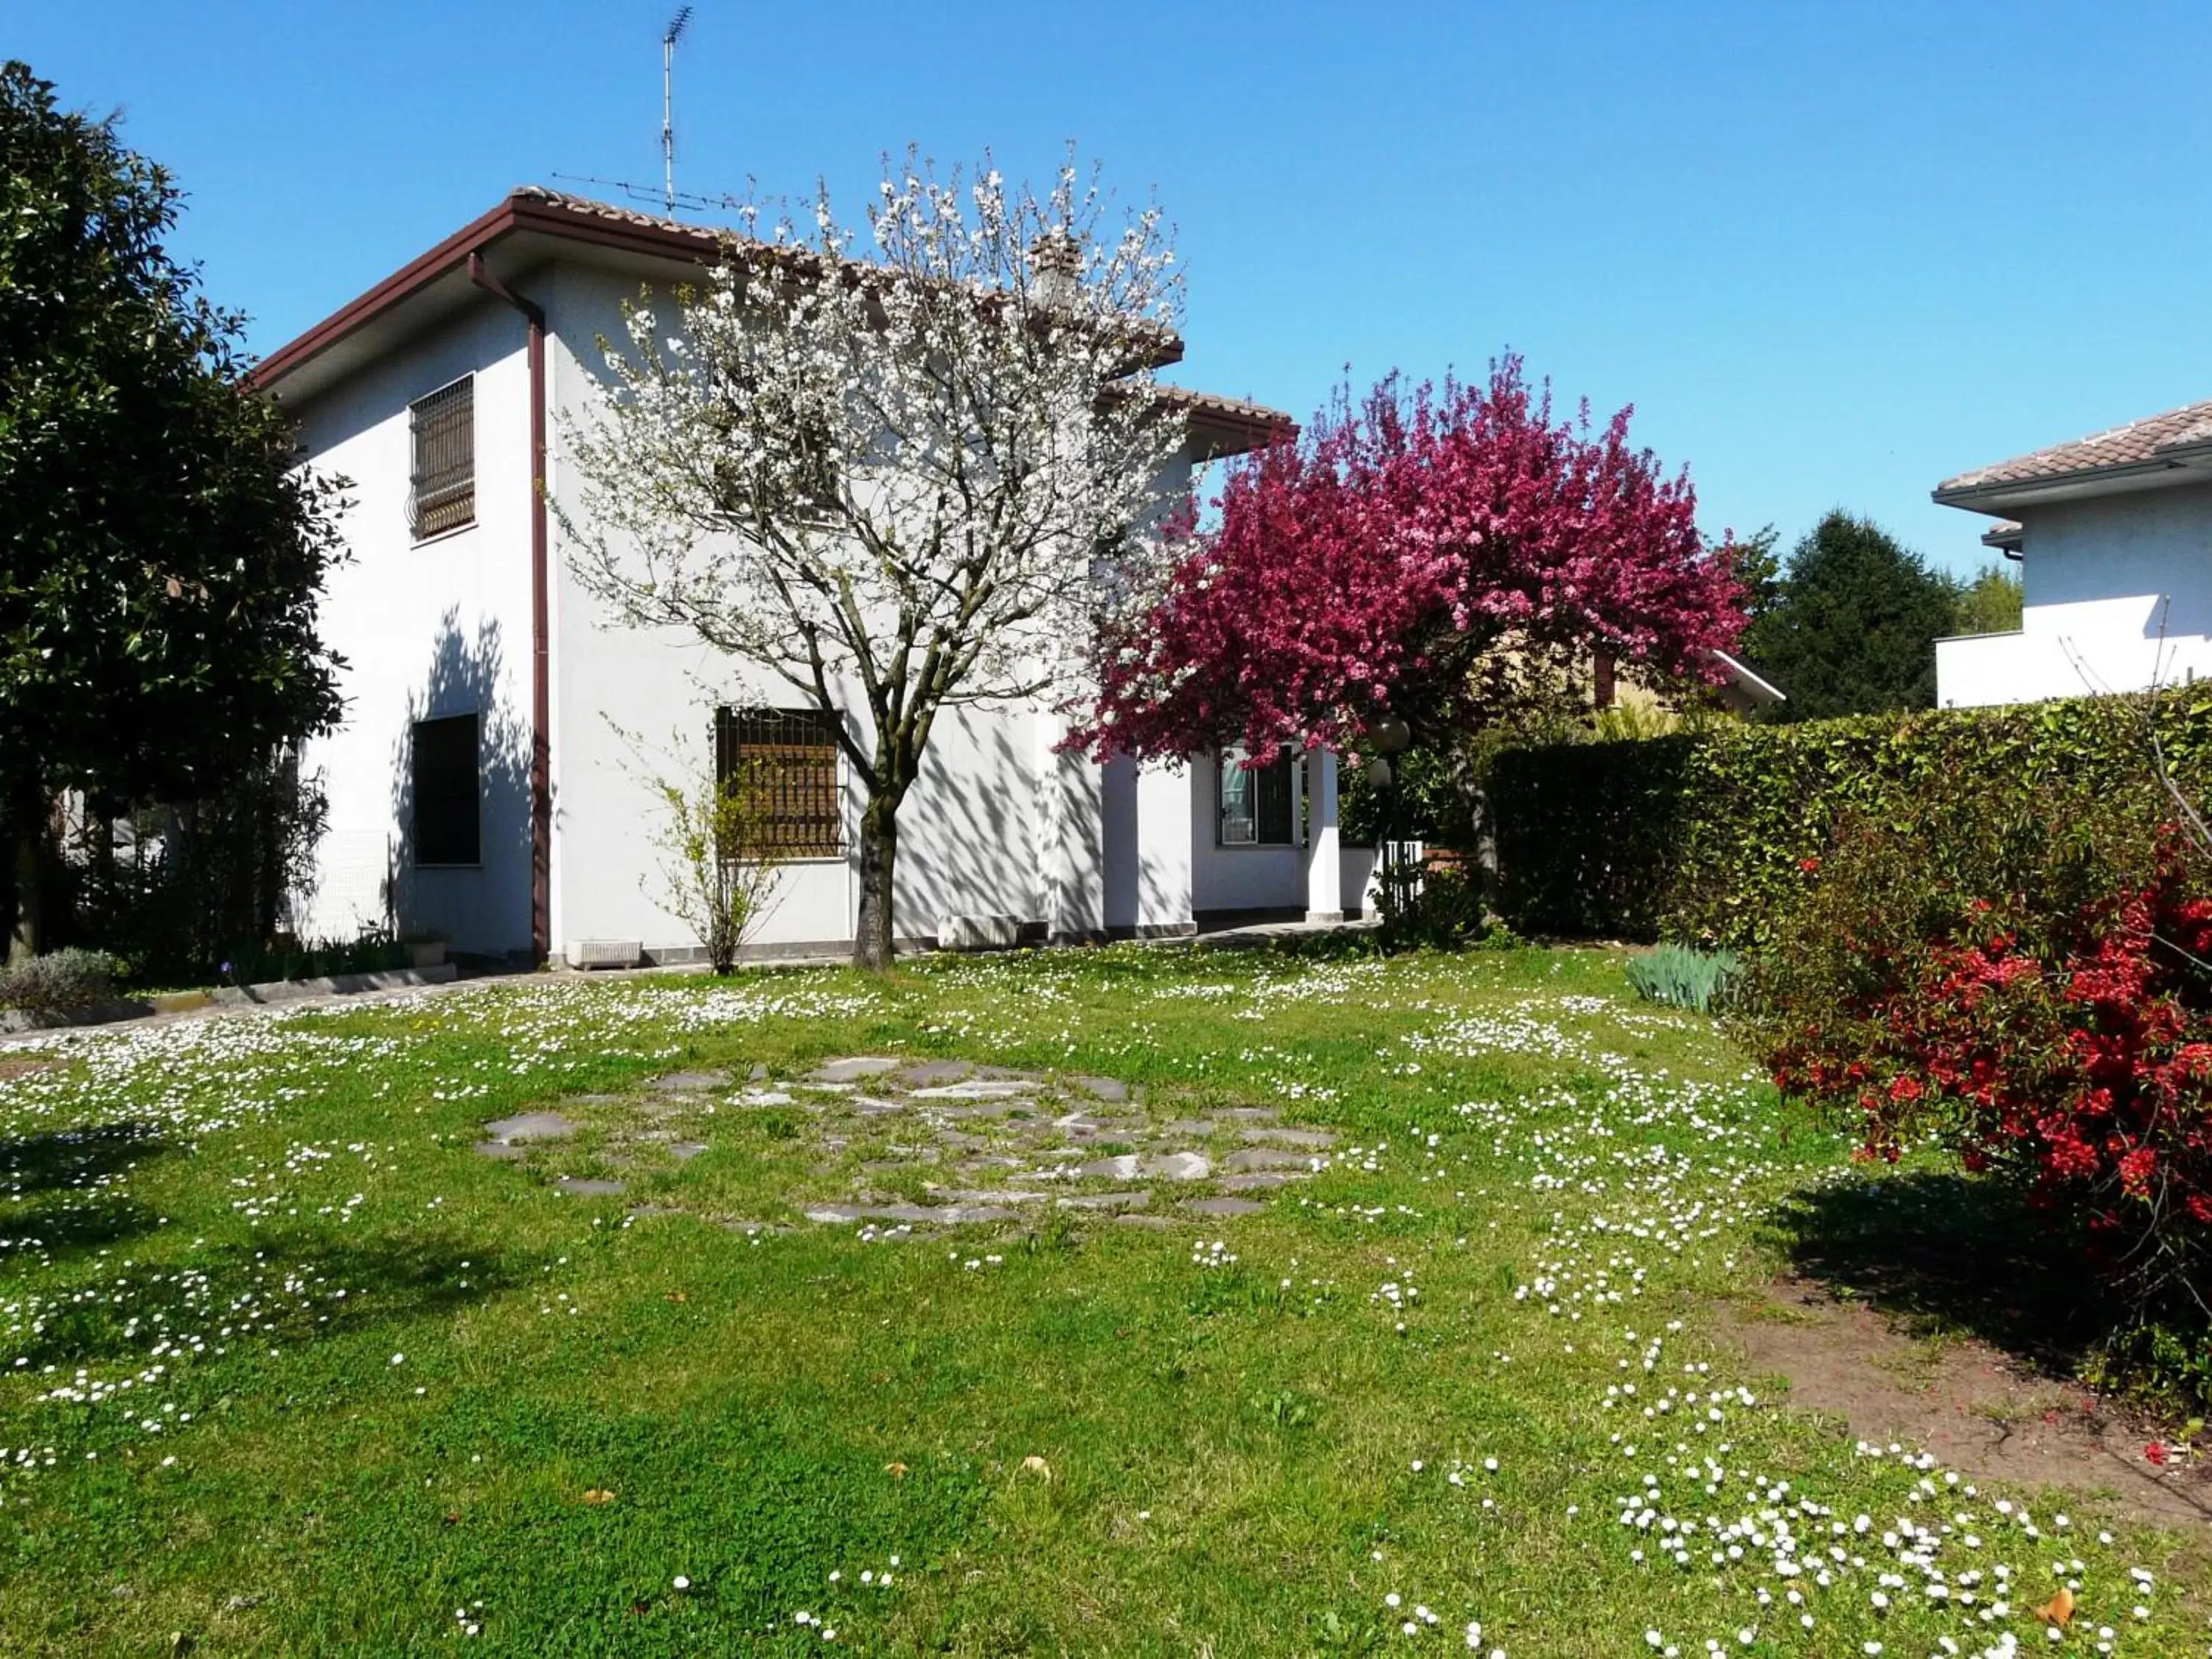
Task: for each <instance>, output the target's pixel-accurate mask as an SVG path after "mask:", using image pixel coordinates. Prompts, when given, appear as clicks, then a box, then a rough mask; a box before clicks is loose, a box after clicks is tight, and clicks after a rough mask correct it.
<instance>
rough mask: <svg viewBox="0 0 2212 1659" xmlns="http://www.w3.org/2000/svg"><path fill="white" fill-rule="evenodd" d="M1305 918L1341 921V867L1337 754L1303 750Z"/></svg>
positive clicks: (1342, 904) (1327, 751)
mask: <svg viewBox="0 0 2212 1659" xmlns="http://www.w3.org/2000/svg"><path fill="white" fill-rule="evenodd" d="M1306 920H1307V921H1343V920H1344V868H1343V864H1342V860H1341V858H1340V854H1338V851H1337V835H1336V757H1335V756H1334V754H1332V753H1331V752H1330V751H1329V750H1326V749H1309V750H1306Z"/></svg>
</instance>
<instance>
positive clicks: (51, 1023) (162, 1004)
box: [0, 962, 460, 1034]
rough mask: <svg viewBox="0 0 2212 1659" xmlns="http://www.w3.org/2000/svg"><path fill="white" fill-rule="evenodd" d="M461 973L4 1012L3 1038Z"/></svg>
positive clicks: (269, 984) (388, 972)
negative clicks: (60, 1011) (67, 1010)
mask: <svg viewBox="0 0 2212 1659" xmlns="http://www.w3.org/2000/svg"><path fill="white" fill-rule="evenodd" d="M459 975H460V970H459V969H458V968H456V967H454V965H453V963H450V962H448V963H441V964H440V965H439V966H437V967H435V968H388V969H383V970H381V971H380V972H377V973H370V974H330V975H325V976H324V977H322V978H320V979H272V980H269V981H264V983H262V984H259V985H218V986H216V987H213V988H212V989H210V990H205V991H167V992H163V993H161V994H159V995H157V996H149V997H133V998H129V999H126V1000H122V1001H118V1002H103V1003H99V1004H96V1005H95V1006H92V1007H90V1008H80V1009H77V1010H76V1011H75V1012H72V1013H67V1014H33V1013H27V1012H24V1011H23V1010H21V1009H20V1008H5V1009H0V1034H12V1033H15V1032H20V1031H47V1030H62V1029H64V1028H66V1027H69V1026H73V1025H112V1024H115V1023H116V1022H117V1021H118V1020H125V1019H144V1018H147V1017H148V1016H149V1015H153V1014H184V1013H191V1012H193V1011H195V1010H197V1009H201V1008H222V1007H244V1006H264V1005H269V1004H275V1003H285V1002H301V1001H304V1000H307V998H309V997H345V996H358V995H359V994H361V993H362V992H363V991H403V990H405V989H407V988H408V987H410V986H416V985H446V984H450V983H451V982H452V981H453V980H455V979H457V978H459Z"/></svg>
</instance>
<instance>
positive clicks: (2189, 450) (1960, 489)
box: [1929, 443, 2212, 518]
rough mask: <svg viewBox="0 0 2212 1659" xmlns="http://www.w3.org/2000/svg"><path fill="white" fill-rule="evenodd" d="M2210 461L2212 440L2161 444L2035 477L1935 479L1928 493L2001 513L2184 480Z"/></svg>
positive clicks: (1940, 500)
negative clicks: (2138, 454) (2113, 461)
mask: <svg viewBox="0 0 2212 1659" xmlns="http://www.w3.org/2000/svg"><path fill="white" fill-rule="evenodd" d="M2208 465H2212V444H2203V443H2195V444H2190V445H2187V446H2185V447H2175V448H2172V449H2171V450H2164V451H2161V452H2160V453H2158V454H2156V455H2154V456H2153V457H2152V458H2151V459H2148V460H2147V461H2130V462H2128V463H2126V464H2125V465H2120V466H2092V467H2081V468H2077V469H2076V470H2075V471H2071V472H2054V473H2051V474H2050V475H2048V476H2047V477H2039V478H2004V479H1998V480H1993V481H1991V482H1990V483H1978V484H1957V483H1947V484H1939V485H1937V486H1936V489H1933V490H1931V491H1930V492H1929V499H1930V500H1932V501H1935V502H1936V505H1937V506H1939V507H1960V508H1962V509H1964V510H1965V511H1966V512H1969V513H1989V514H1990V515H1991V516H1992V517H1996V518H2002V517H2006V516H2008V515H2009V514H2010V513H2012V512H2014V511H2015V509H2016V508H2018V507H2022V506H2034V505H2036V504H2037V503H2039V502H2047V501H2057V500H2065V499H2068V498H2070V497H2074V496H2080V495H2123V494H2125V493H2126V492H2127V491H2128V490H2130V489H2147V488H2153V487H2155V486H2156V485H2159V484H2163V483H2188V482H2191V481H2190V480H2189V479H2186V478H2184V477H2177V476H2176V475H2177V474H2181V473H2188V472H2198V473H2202V472H2203V471H2204V470H2205V469H2206V467H2207V466H2208Z"/></svg>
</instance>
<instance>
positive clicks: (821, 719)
mask: <svg viewBox="0 0 2212 1659" xmlns="http://www.w3.org/2000/svg"><path fill="white" fill-rule="evenodd" d="M832 718H833V717H832V716H830V715H828V714H823V712H822V711H821V710H820V709H818V708H718V709H716V710H715V711H714V781H715V782H716V783H717V784H719V785H720V786H721V787H724V788H728V787H731V786H732V784H735V785H736V786H737V787H739V788H740V789H742V790H743V791H744V797H745V800H746V807H747V810H746V812H745V823H744V829H745V831H746V832H747V833H748V836H749V839H750V842H751V845H750V847H739V848H738V849H736V850H737V852H738V856H740V857H743V856H745V855H747V854H757V855H758V856H763V857H769V858H784V859H834V858H838V857H841V856H842V854H843V853H844V850H845V820H844V810H843V797H842V793H841V792H840V790H839V788H838V787H837V737H836V727H835V726H833V725H832V724H831V720H832Z"/></svg>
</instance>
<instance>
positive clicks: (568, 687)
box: [523, 264, 1188, 951]
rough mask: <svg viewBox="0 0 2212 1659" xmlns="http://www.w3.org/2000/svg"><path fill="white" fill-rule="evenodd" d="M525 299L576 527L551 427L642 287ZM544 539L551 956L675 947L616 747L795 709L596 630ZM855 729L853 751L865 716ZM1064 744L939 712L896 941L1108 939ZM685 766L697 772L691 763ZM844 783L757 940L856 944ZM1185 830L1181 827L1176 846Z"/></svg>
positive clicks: (585, 388)
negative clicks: (1008, 933) (1006, 930)
mask: <svg viewBox="0 0 2212 1659" xmlns="http://www.w3.org/2000/svg"><path fill="white" fill-rule="evenodd" d="M523 286H524V287H525V289H526V291H528V292H531V293H532V296H533V297H535V298H538V300H539V301H540V302H541V303H544V304H545V305H547V307H548V310H549V320H550V333H551V335H552V337H553V338H552V340H551V341H550V343H549V353H548V356H549V362H550V371H549V372H550V392H549V403H550V405H551V408H552V409H553V410H554V411H555V414H554V416H553V419H552V427H553V433H554V436H553V440H552V451H553V453H552V459H551V461H550V467H549V483H550V489H551V490H552V492H553V494H554V495H556V497H557V499H558V500H559V501H561V502H562V504H563V505H564V506H566V507H568V508H569V509H570V511H571V512H572V513H574V512H575V511H576V510H577V508H578V507H580V494H581V481H580V479H578V478H576V477H574V476H573V468H571V467H570V466H568V465H567V463H566V459H565V456H564V454H563V447H562V440H561V435H560V433H561V417H562V414H563V413H574V414H586V413H587V412H588V411H589V410H590V408H591V407H592V386H593V383H594V382H595V381H596V380H599V378H600V377H601V376H602V375H603V374H604V372H605V371H604V367H603V363H602V361H601V359H600V357H599V352H598V349H597V345H596V340H597V338H599V337H606V338H608V339H621V338H622V337H623V327H622V318H621V309H620V307H621V304H622V301H623V300H625V299H627V298H630V297H633V296H635V294H636V292H637V283H636V282H635V279H634V278H631V277H625V276H621V275H619V274H617V273H612V272H607V271H602V270H594V269H591V268H587V267H584V266H580V265H565V264H564V265H562V266H561V267H560V268H559V269H558V270H557V271H556V272H555V273H553V276H552V279H551V281H550V283H547V282H545V281H543V280H541V282H540V283H538V287H537V288H535V289H532V288H531V287H530V286H529V285H528V284H527V283H526V284H524V285H523ZM555 544H556V545H555V554H554V557H555V563H556V572H555V583H556V604H555V606H554V611H555V640H554V684H555V688H556V696H555V709H554V752H555V756H556V767H555V778H554V812H555V823H556V835H555V851H554V869H553V881H554V905H553V921H552V927H553V937H554V946H555V949H556V950H558V949H560V948H561V947H562V944H563V942H565V941H568V940H572V939H602V938H611V939H638V940H641V941H642V942H643V943H645V944H646V945H647V947H648V949H660V948H673V949H676V950H679V951H680V950H684V949H688V948H689V947H690V944H691V943H692V941H691V940H690V937H689V934H688V933H687V931H686V930H685V929H684V927H682V925H681V924H680V923H679V922H678V921H676V919H675V918H674V917H673V916H671V915H669V914H668V913H667V911H666V910H665V908H664V907H663V905H662V904H660V903H659V902H657V899H656V896H655V894H654V892H653V880H652V878H651V877H650V876H649V874H647V879H646V881H645V884H644V885H643V887H642V888H641V883H640V876H641V873H643V872H641V843H642V842H643V841H644V839H645V837H646V836H647V833H648V830H649V827H650V826H651V825H652V824H653V823H654V822H655V811H656V809H655V807H654V804H653V799H652V797H651V795H650V793H648V791H647V787H646V784H645V781H644V780H643V778H642V777H641V775H640V773H639V769H638V767H637V765H636V763H635V760H634V758H633V757H632V755H631V752H630V748H629V744H627V743H626V742H625V740H624V738H623V736H622V732H623V731H625V730H626V731H629V732H638V733H643V734H646V735H647V736H649V737H652V738H655V739H658V740H661V741H662V742H663V744H664V747H665V739H666V738H667V734H668V733H669V732H670V731H671V729H672V728H673V729H680V730H682V731H684V732H689V733H693V734H696V738H697V739H698V740H699V741H701V742H702V743H703V739H704V737H705V734H706V732H708V721H709V720H710V719H711V711H712V709H713V708H714V706H715V705H716V704H717V703H718V702H723V703H751V704H755V705H760V706H771V707H784V708H795V707H801V706H804V699H802V698H801V697H800V696H799V694H798V693H796V692H795V691H794V690H792V689H791V688H790V687H788V686H787V685H784V684H782V683H781V682H780V681H778V680H776V679H775V678H774V677H772V676H769V675H766V674H764V673H763V672H761V671H758V670H754V669H750V668H747V667H745V666H744V665H740V664H738V663H736V662H734V661H732V660H731V659H727V658H726V657H723V656H721V655H720V654H719V653H714V652H713V651H711V650H708V649H707V648H705V647H702V646H699V645H696V644H694V643H692V642H690V641H689V640H688V639H687V638H685V637H684V635H681V634H680V633H678V632H675V631H672V630H662V631H657V632H646V631H641V630H638V629H630V628H626V627H623V626H619V625H610V623H611V617H610V616H609V613H608V612H607V611H606V608H605V606H604V605H602V604H601V603H600V602H599V600H597V599H594V598H593V597H592V595H591V594H590V593H588V592H586V591H585V590H584V589H583V587H582V586H580V584H579V583H578V582H577V581H576V580H575V579H574V575H573V574H572V573H571V572H570V571H569V570H568V568H567V561H566V558H565V556H564V555H563V552H562V536H561V532H560V530H559V527H558V525H557V523H556V528H555ZM847 691H848V695H847V696H844V698H843V699H842V701H843V702H844V703H845V706H846V707H847V708H848V709H850V710H860V709H861V708H863V707H864V705H863V703H862V702H861V699H860V696H859V695H858V688H857V687H852V688H848V689H847ZM618 728H619V729H618ZM857 729H858V732H859V735H860V738H861V740H862V741H863V742H864V743H865V742H866V741H867V740H868V738H867V733H866V726H865V720H864V719H863V722H862V725H861V726H860V727H859V728H857ZM1060 730H1061V728H1060V727H1059V726H1057V725H1055V724H1054V723H1053V722H1051V721H1049V720H1048V719H1047V718H1046V717H1045V716H1044V715H1042V714H1040V713H1039V712H1038V711H1037V710H1036V709H1035V708H1030V707H1026V706H1024V707H1016V708H948V709H946V710H945V711H944V712H943V713H941V714H939V717H938V720H937V722H936V724H935V726H934V727H933V732H932V734H931V738H930V743H929V747H928V749H927V751H926V753H925V756H924V758H923V763H922V769H921V775H920V777H919V778H918V779H917V780H916V782H915V787H914V789H913V790H912V792H911V793H909V794H908V797H907V799H906V802H905V804H904V805H903V807H902V811H901V812H900V815H899V836H900V842H899V864H898V869H897V884H896V885H897V894H896V906H895V911H894V928H895V931H896V933H899V934H900V935H901V936H902V937H907V938H919V937H928V936H933V935H935V934H937V933H939V931H940V927H941V925H942V923H943V922H944V921H945V920H946V919H947V918H950V917H953V916H964V915H1011V916H1013V917H1014V918H1015V919H1016V920H1017V921H1018V922H1021V923H1023V924H1024V925H1026V926H1027V927H1030V929H1031V930H1032V931H1033V932H1036V931H1042V932H1047V933H1086V934H1087V933H1091V932H1095V931H1097V930H1098V929H1100V928H1102V927H1103V926H1104V921H1103V882H1104V874H1103V866H1104V858H1105V851H1104V845H1103V823H1102V820H1101V816H1100V806H1099V770H1100V769H1099V768H1098V767H1097V765H1095V764H1094V763H1090V762H1088V761H1085V760H1082V759H1080V758H1079V757H1071V756H1064V755H1060V754H1058V753H1056V752H1055V750H1054V745H1055V744H1056V742H1057V739H1058V738H1059V736H1060ZM698 752H699V753H700V754H701V755H702V763H703V755H704V753H705V752H706V751H705V750H703V749H702V750H700V751H698ZM843 770H844V771H845V772H846V773H847V774H848V776H847V787H846V790H845V817H846V823H845V848H846V853H845V856H844V857H843V858H842V859H838V860H819V861H808V862H805V863H799V864H794V865H792V866H787V868H786V870H785V872H784V873H783V877H782V879H781V896H780V899H779V901H778V902H777V904H776V906H775V909H774V910H773V912H772V913H771V914H770V915H769V917H768V918H767V920H766V921H765V922H764V923H763V926H762V927H761V928H760V930H759V932H758V933H757V935H756V939H755V942H756V943H757V944H759V945H765V946H775V945H825V944H836V943H841V942H843V941H848V940H849V939H851V938H852V936H853V933H854V929H855V926H856V923H857V918H858V907H859V882H858V873H857V862H858V852H857V848H858V840H859V829H860V823H859V813H860V805H861V798H860V790H859V788H858V787H857V786H856V785H855V784H854V781H852V779H851V778H850V776H849V772H850V768H849V765H845V766H844V767H843ZM1181 837H1182V825H1181V816H1180V814H1178V815H1177V823H1176V841H1177V842H1180V840H1181ZM1054 860H1058V862H1056V863H1055V862H1054ZM1150 863H1151V865H1152V866H1153V867H1154V869H1155V870H1156V872H1162V871H1167V870H1171V869H1172V868H1174V867H1175V866H1176V860H1175V858H1174V856H1173V855H1172V854H1170V855H1169V856H1168V857H1166V858H1165V859H1164V860H1163V859H1162V858H1161V857H1159V856H1158V855H1157V854H1154V855H1150ZM1152 908H1153V909H1156V910H1159V909H1165V908H1179V909H1180V912H1181V916H1182V919H1183V920H1185V921H1187V920H1188V894H1187V890H1186V891H1184V892H1180V893H1177V894H1176V895H1174V896H1172V898H1160V899H1157V900H1156V901H1155V902H1154V903H1153V905H1152Z"/></svg>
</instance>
